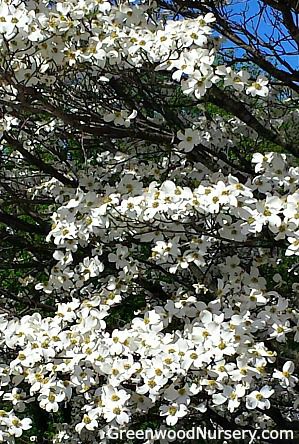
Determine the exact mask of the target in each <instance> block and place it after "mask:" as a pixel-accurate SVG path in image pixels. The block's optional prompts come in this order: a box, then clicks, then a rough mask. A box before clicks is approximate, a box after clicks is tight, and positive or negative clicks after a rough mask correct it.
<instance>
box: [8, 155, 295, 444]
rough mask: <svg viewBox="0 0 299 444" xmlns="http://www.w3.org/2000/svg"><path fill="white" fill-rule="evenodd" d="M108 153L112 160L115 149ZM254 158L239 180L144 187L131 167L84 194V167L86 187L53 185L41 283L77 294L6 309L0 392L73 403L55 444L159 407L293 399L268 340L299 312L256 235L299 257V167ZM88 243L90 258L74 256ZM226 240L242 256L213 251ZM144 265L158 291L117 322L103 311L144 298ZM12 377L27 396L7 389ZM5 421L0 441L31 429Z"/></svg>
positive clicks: (176, 414) (285, 369) (281, 336)
mask: <svg viewBox="0 0 299 444" xmlns="http://www.w3.org/2000/svg"><path fill="white" fill-rule="evenodd" d="M105 156H106V158H105V161H106V165H108V164H109V158H110V159H111V160H112V159H113V156H111V155H109V154H106V155H105ZM105 156H104V157H105ZM109 156H110V157H109ZM253 160H254V162H255V164H256V170H257V171H258V172H263V176H257V177H256V178H254V179H253V180H249V179H248V180H247V181H246V183H242V182H240V181H239V180H238V179H237V178H236V177H234V176H232V175H228V176H227V177H225V176H224V175H223V174H222V173H220V172H219V173H217V174H216V173H215V174H212V173H211V172H209V171H207V170H205V171H202V172H201V173H200V174H201V183H200V185H198V186H196V187H195V188H193V189H191V188H189V187H187V186H184V185H183V184H182V185H178V184H176V181H175V180H171V178H170V179H168V180H166V181H164V182H162V183H160V184H159V183H158V182H157V181H152V182H150V183H148V185H147V186H146V187H145V186H144V184H143V180H146V177H147V174H145V169H144V167H143V168H142V167H140V168H141V169H142V177H141V176H140V175H139V174H140V171H138V167H137V169H136V171H135V175H132V174H128V173H125V174H124V175H121V179H120V181H119V183H116V184H115V188H112V187H111V185H108V183H107V184H106V185H105V183H103V184H102V185H101V186H102V187H103V189H102V190H99V189H97V190H96V187H95V183H96V178H94V180H92V179H89V180H90V190H88V189H87V185H86V183H85V179H84V175H83V174H82V178H81V181H82V184H83V183H85V186H84V191H83V186H82V188H80V187H79V188H78V189H77V190H73V191H71V190H65V194H61V193H59V192H58V191H57V196H58V197H57V201H59V200H60V201H62V202H61V203H62V204H61V206H60V207H59V208H58V209H57V211H56V212H55V213H54V215H53V220H54V224H53V226H52V230H51V232H50V233H49V236H48V240H51V239H53V240H54V243H55V245H56V247H57V250H56V251H55V253H54V259H55V260H56V261H57V265H55V266H54V267H53V269H52V272H51V275H50V278H49V281H48V282H47V283H46V284H37V288H39V289H43V290H44V291H45V292H46V293H51V292H53V291H56V292H58V294H59V293H60V294H61V295H62V294H63V293H64V292H65V291H68V292H70V294H71V296H72V300H71V301H70V302H66V303H59V302H58V303H57V310H56V313H55V315H54V317H47V318H43V317H42V316H41V315H40V314H38V313H35V314H33V315H26V316H24V317H23V318H21V319H13V320H9V319H7V317H6V316H2V318H1V327H0V331H1V343H2V346H3V347H5V348H6V350H7V351H9V353H13V352H14V358H13V359H12V360H11V361H10V362H9V363H8V365H3V367H2V373H1V386H2V389H3V393H2V395H3V399H6V400H10V401H11V402H12V405H13V408H14V409H16V411H23V410H24V409H25V406H26V404H27V403H30V402H31V401H32V400H34V399H36V400H37V402H38V403H39V405H40V407H41V408H42V409H45V410H46V411H48V412H57V411H58V410H59V408H61V407H63V406H65V405H68V404H70V405H73V406H74V407H73V408H74V409H75V410H74V415H73V419H72V420H73V421H74V422H73V424H74V425H73V431H69V432H68V433H69V434H67V435H64V434H61V435H60V436H61V440H62V442H63V441H64V438H63V436H64V437H65V439H70V440H69V441H66V442H81V441H80V439H83V440H84V439H97V440H98V442H103V443H104V442H105V438H103V436H104V435H105V433H106V432H107V430H108V429H109V428H113V427H121V428H124V427H129V424H130V422H132V421H136V420H140V418H142V417H144V416H145V415H151V412H152V411H156V409H157V406H158V414H159V415H160V417H161V421H163V419H164V420H165V424H166V425H167V426H175V425H176V424H177V423H178V421H183V420H184V418H187V417H188V415H192V414H197V415H204V414H205V413H206V412H207V411H208V410H209V409H211V408H212V409H214V410H215V411H217V412H218V414H220V415H221V414H223V413H224V412H225V411H228V412H229V413H237V414H238V415H239V418H240V420H241V418H242V415H243V413H244V412H246V411H248V412H249V413H251V412H254V411H257V412H259V411H260V410H263V411H265V415H267V411H270V409H271V405H272V404H274V406H275V405H276V403H277V400H278V399H279V397H280V396H281V393H284V394H285V395H286V396H289V397H292V399H293V401H294V402H298V396H297V394H296V391H295V386H296V383H297V382H298V379H297V377H296V376H295V375H294V363H293V362H292V361H291V360H289V361H287V362H283V363H281V362H280V359H279V357H278V355H277V352H276V351H275V349H276V348H277V347H276V345H275V344H278V346H279V344H283V343H284V342H285V341H286V339H287V337H292V338H294V340H295V341H298V340H299V312H298V311H297V310H296V308H295V307H293V306H292V305H290V302H289V300H288V299H287V298H286V297H284V296H283V295H282V294H280V292H279V291H278V290H279V288H278V287H279V286H280V285H282V284H281V281H282V279H281V276H280V275H279V273H276V275H275V282H278V284H277V286H276V287H277V288H276V289H273V288H271V287H270V288H269V287H268V283H267V280H266V279H265V277H264V276H263V267H264V266H265V264H267V265H268V266H269V264H270V265H271V266H272V268H273V269H274V270H275V267H276V263H277V258H275V257H274V258H271V255H269V251H270V250H269V249H271V248H272V244H270V247H267V245H259V241H258V239H259V238H260V233H261V232H262V231H267V233H268V236H269V237H270V238H271V239H273V242H277V243H278V245H280V243H281V242H283V245H284V247H282V248H283V249H284V252H285V254H287V255H297V254H298V251H299V246H298V244H299V241H298V239H299V236H298V233H299V231H298V223H299V222H298V220H299V219H298V218H297V214H298V197H297V196H298V194H297V193H296V186H297V185H298V179H299V171H298V168H296V167H288V165H287V159H286V158H285V156H283V155H279V154H274V153H268V154H265V155H263V156H262V155H259V154H256V155H255V156H254V159H253ZM90 168H91V172H92V169H93V168H94V167H90ZM278 168H280V169H281V170H282V172H281V174H279V176H278V175H277V169H278ZM99 170H101V167H99ZM94 171H95V170H94ZM124 171H126V170H125V169H124ZM150 174H151V171H150V170H149V171H148V175H149V176H150ZM290 176H292V177H293V178H294V180H293V181H291V182H290V181H289V177H290ZM261 177H266V178H267V182H266V183H261V182H262V181H261ZM58 189H59V187H58ZM58 189H57V190H58ZM125 227H126V228H125ZM132 236H133V237H132ZM110 239H111V240H112V239H113V241H114V246H113V244H111V243H109V240H110ZM130 239H131V241H130ZM261 239H263V238H261ZM266 239H267V237H266ZM255 242H256V244H255ZM87 244H89V245H91V247H92V249H91V255H90V256H86V257H85V258H84V259H82V260H81V261H80V260H79V261H78V260H76V261H74V257H75V255H76V252H77V251H78V250H79V249H80V248H82V247H83V248H84V247H85V246H86V245H87ZM231 245H234V247H235V249H236V253H235V254H233V255H230V254H227V255H226V258H225V259H223V258H222V259H221V261H220V257H221V256H219V255H218V252H219V250H220V249H221V248H224V251H228V250H229V249H230V250H231ZM239 246H242V252H241V250H240V254H239V253H238V247H239ZM144 249H145V251H148V253H147V254H144V253H142V250H144ZM151 264H153V267H152V273H153V274H152V276H151V279H153V277H154V276H156V278H159V279H160V287H158V288H159V289H158V290H156V291H157V293H158V294H157V295H156V296H155V295H154V288H155V287H153V288H151V286H150V285H149V286H145V288H146V290H147V291H148V294H149V302H148V303H147V306H145V307H144V308H143V309H142V310H141V311H140V312H139V313H135V316H134V315H133V317H132V319H131V320H130V321H128V323H127V324H126V325H124V326H123V327H122V328H117V329H112V330H111V329H110V328H109V322H108V323H107V320H108V317H109V314H110V313H111V312H112V311H113V309H114V308H115V307H117V306H118V305H119V303H120V302H121V301H122V302H125V301H126V300H127V299H128V298H129V297H134V295H138V292H139V291H140V287H141V285H142V280H143V276H144V275H146V274H147V273H148V271H147V269H148V268H149V267H150V266H151ZM155 266H157V267H158V268H157V269H156V268H155ZM163 275H165V276H167V275H169V276H174V278H173V281H172V282H171V281H169V280H167V279H166V280H164V279H163V277H162V276H163ZM187 276H189V279H191V285H190V280H189V282H188V279H187V280H186V277H187ZM215 276H217V279H216V283H215ZM95 278H97V279H95ZM273 279H274V278H273ZM192 281H193V283H192ZM99 282H100V283H101V284H100V285H99ZM79 290H80V291H79ZM78 291H79V293H78ZM76 295H77V296H76ZM160 298H162V300H163V301H164V302H162V300H161V299H160ZM136 315H137V316H136ZM11 384H16V385H17V386H22V387H24V391H25V392H24V393H22V394H21V393H20V391H19V390H18V391H17V392H16V391H14V390H15V389H13V390H11V391H10V387H11ZM26 391H27V392H26ZM257 409H258V410H257ZM258 415H259V413H258ZM270 417H271V415H270ZM265 418H266V419H267V418H268V420H269V417H268V416H265ZM1 420H2V422H1V424H2V436H3V439H4V440H5V439H11V437H13V436H19V435H20V434H21V433H22V430H26V429H28V428H29V426H30V420H29V419H23V420H19V419H18V418H16V417H15V416H14V414H13V413H12V411H11V412H3V414H2V415H1ZM243 420H245V417H244V418H243ZM107 427H108V429H107ZM74 433H76V434H77V435H76V436H75V435H74ZM66 436H72V438H67V437H66ZM88 436H89V438H86V437H88ZM80 437H81V438H80ZM91 437H93V438H91ZM72 440H74V441H72ZM101 440H103V441H101ZM82 442H83V441H82Z"/></svg>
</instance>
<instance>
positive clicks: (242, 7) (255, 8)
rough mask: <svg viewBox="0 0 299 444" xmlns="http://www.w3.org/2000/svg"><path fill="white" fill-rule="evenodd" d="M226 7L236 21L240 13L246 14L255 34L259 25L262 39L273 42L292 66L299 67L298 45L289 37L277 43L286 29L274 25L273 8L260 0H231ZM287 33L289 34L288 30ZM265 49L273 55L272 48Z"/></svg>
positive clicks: (248, 24)
mask: <svg viewBox="0 0 299 444" xmlns="http://www.w3.org/2000/svg"><path fill="white" fill-rule="evenodd" d="M261 6H262V7H263V9H262V13H260V11H261ZM226 8H227V9H228V10H230V11H231V12H232V13H233V17H234V20H235V21H236V22H238V21H239V20H240V15H241V14H244V16H245V17H246V19H247V20H248V22H247V27H248V29H249V30H250V31H252V33H253V34H255V30H256V28H257V27H258V28H257V29H258V35H259V36H260V37H261V39H263V40H264V41H266V42H269V43H271V44H272V45H273V46H274V47H275V49H276V50H277V51H279V52H280V53H281V57H282V59H283V60H284V61H286V62H288V63H289V64H290V66H292V68H295V69H299V53H298V49H297V48H296V46H295V45H292V44H291V42H290V41H287V39H285V40H284V41H283V43H282V44H281V45H277V43H276V42H277V40H281V38H282V37H283V32H284V30H285V29H284V28H282V31H280V32H279V31H278V30H277V27H274V26H273V20H274V17H273V10H272V8H270V7H269V6H265V5H264V3H263V2H262V1H259V0H231V2H230V4H229V5H228V6H227V7H226ZM293 17H294V21H295V23H296V20H298V17H295V15H293ZM286 35H288V33H287V32H286ZM263 51H266V52H267V53H268V54H269V56H270V55H271V49H266V48H263ZM288 53H289V54H288ZM291 53H292V54H291Z"/></svg>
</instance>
